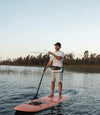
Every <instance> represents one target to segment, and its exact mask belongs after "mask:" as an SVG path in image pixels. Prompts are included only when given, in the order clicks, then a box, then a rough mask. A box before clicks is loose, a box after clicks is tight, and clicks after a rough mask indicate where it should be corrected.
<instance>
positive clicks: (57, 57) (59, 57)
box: [48, 51, 62, 60]
mask: <svg viewBox="0 0 100 115" xmlns="http://www.w3.org/2000/svg"><path fill="white" fill-rule="evenodd" d="M48 53H49V54H52V55H53V56H54V57H55V58H56V59H57V60H61V59H62V56H56V55H55V54H54V53H52V52H50V51H49V52H48Z"/></svg>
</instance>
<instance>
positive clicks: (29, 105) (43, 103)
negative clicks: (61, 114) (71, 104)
mask: <svg viewBox="0 0 100 115" xmlns="http://www.w3.org/2000/svg"><path fill="white" fill-rule="evenodd" d="M65 99H68V97H67V96H62V98H59V95H54V97H48V96H45V97H42V98H39V99H34V100H32V101H29V102H26V103H23V104H21V105H18V106H16V107H15V108H14V109H15V110H17V111H23V112H39V111H42V110H45V109H48V108H50V107H53V106H55V105H56V104H58V103H60V102H62V101H64V100H65Z"/></svg>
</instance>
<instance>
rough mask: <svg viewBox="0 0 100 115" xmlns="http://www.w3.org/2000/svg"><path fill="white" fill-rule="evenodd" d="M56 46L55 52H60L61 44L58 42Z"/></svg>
mask: <svg viewBox="0 0 100 115" xmlns="http://www.w3.org/2000/svg"><path fill="white" fill-rule="evenodd" d="M54 45H55V50H59V49H60V48H61V43H59V42H57V43H56V44H54Z"/></svg>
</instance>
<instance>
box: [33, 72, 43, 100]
mask: <svg viewBox="0 0 100 115" xmlns="http://www.w3.org/2000/svg"><path fill="white" fill-rule="evenodd" d="M43 76H44V73H42V76H41V80H40V83H39V86H38V89H37V92H36V95H35V96H34V98H33V99H37V95H38V92H39V88H40V85H41V82H42V79H43Z"/></svg>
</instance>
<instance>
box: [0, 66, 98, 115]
mask: <svg viewBox="0 0 100 115" xmlns="http://www.w3.org/2000/svg"><path fill="white" fill-rule="evenodd" d="M42 70H43V68H42V67H18V66H0V115H24V114H25V115H29V113H22V112H17V111H15V110H14V107H15V106H17V105H19V104H21V103H24V102H27V101H29V100H30V99H31V98H32V97H34V96H35V94H36V91H37V87H38V85H39V81H40V78H41V72H42ZM99 84H100V74H99V73H90V72H89V73H82V72H81V73H77V72H73V71H68V70H66V69H65V71H64V80H63V94H64V95H67V96H69V97H70V98H69V99H67V100H65V101H64V102H62V103H60V104H58V105H57V106H55V107H53V108H50V109H48V110H45V111H41V112H39V113H30V115H48V114H50V115H82V114H83V115H100V86H99ZM50 91H51V89H50V69H48V70H47V71H46V73H45V75H44V78H43V81H42V84H41V87H40V90H39V94H38V97H43V96H46V95H49V93H50ZM55 93H58V84H57V83H56V87H55Z"/></svg>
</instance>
